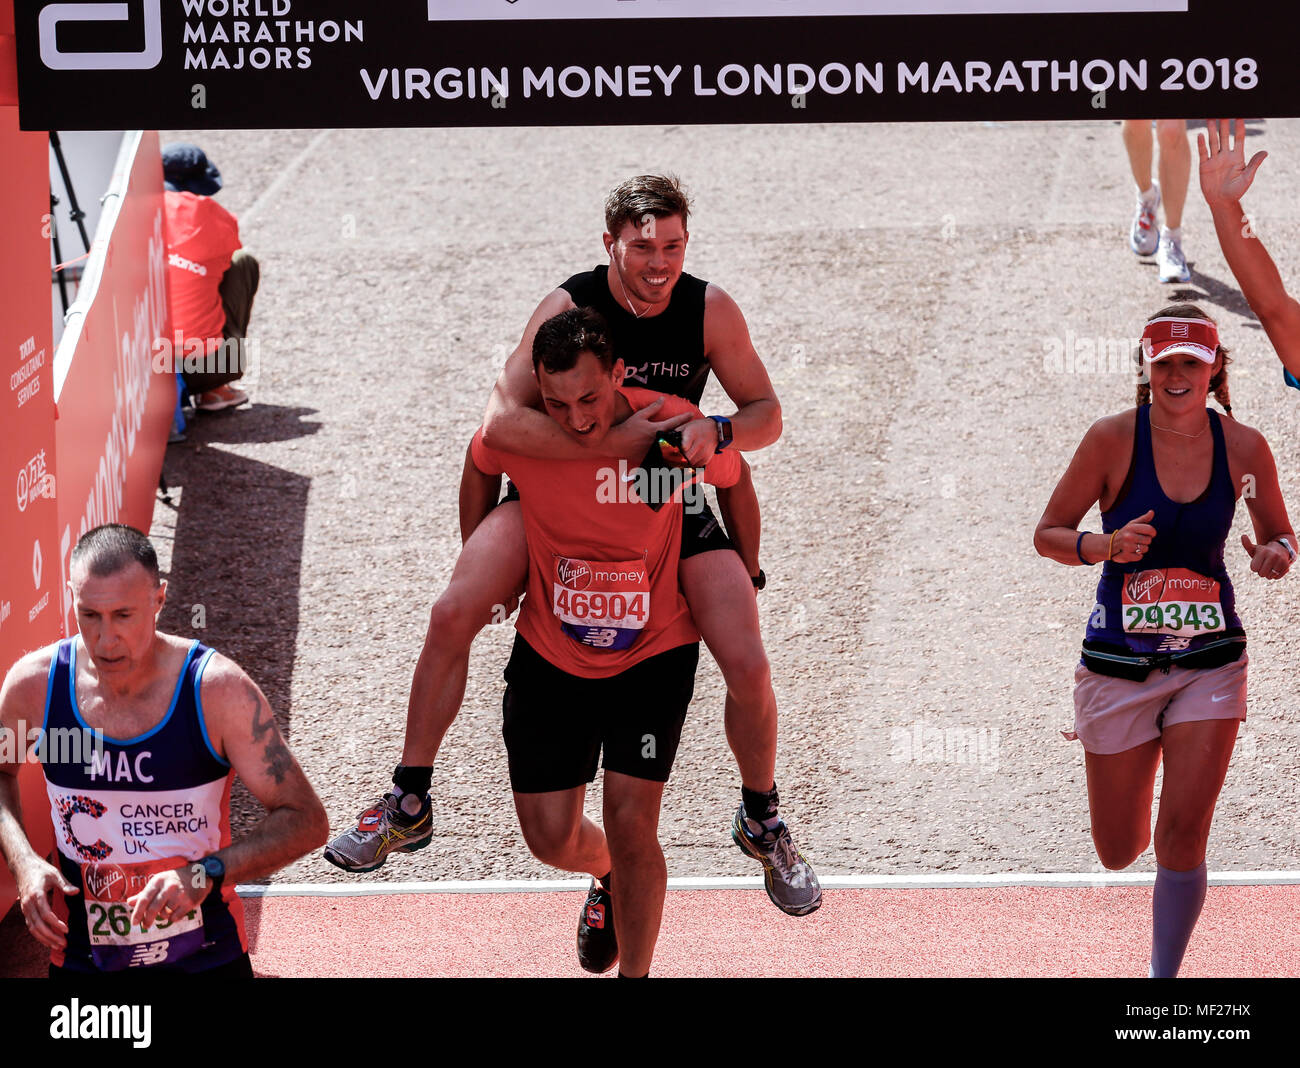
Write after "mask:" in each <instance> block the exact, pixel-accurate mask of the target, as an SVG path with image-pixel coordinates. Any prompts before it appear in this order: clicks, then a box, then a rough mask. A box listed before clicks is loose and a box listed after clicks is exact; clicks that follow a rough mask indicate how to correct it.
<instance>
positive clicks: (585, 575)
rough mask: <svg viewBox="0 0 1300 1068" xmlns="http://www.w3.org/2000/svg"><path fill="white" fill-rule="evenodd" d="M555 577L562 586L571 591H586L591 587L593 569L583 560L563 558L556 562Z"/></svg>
mask: <svg viewBox="0 0 1300 1068" xmlns="http://www.w3.org/2000/svg"><path fill="white" fill-rule="evenodd" d="M555 577H556V578H557V579H559V580H560V585H561V586H567V587H568V588H569V589H571V590H585V589H586V588H587V587H588V586H590V585H591V568H589V567H588V566H587V565H586V564H585V563H584V562H583V561H582V560H570V559H569V558H568V557H565V556H562V557H560V558H559V559H558V560H557V561H556V562H555Z"/></svg>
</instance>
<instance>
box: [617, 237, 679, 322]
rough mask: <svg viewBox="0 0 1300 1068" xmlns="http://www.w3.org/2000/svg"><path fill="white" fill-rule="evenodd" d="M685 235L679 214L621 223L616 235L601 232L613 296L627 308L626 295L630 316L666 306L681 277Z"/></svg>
mask: <svg viewBox="0 0 1300 1068" xmlns="http://www.w3.org/2000/svg"><path fill="white" fill-rule="evenodd" d="M689 238H690V235H689V234H688V233H687V232H686V227H685V225H684V224H683V222H682V217H681V216H680V215H668V216H665V217H663V218H656V217H655V216H653V215H652V216H648V217H647V218H645V219H644V220H642V221H641V222H640V223H638V222H636V221H631V222H626V223H624V224H623V227H622V229H621V230H619V232H618V233H617V235H612V234H608V233H607V234H605V237H604V240H605V248H606V249H607V250H608V252H609V254H610V263H611V266H612V267H613V269H614V277H612V278H610V280H609V286H610V292H612V293H613V294H614V299H615V300H617V301H618V302H619V304H620V305H622V306H623V307H627V305H628V298H630V299H631V301H632V313H633V314H634V315H636V314H641V315H644V314H646V312H647V311H648V310H649V311H651V313H653V309H655V308H656V307H658V308H661V309H662V308H663V307H666V306H667V304H668V301H669V299H670V298H671V297H672V293H673V286H675V285H676V284H677V280H678V279H679V278H681V276H682V263H683V262H684V261H685V259H686V242H687V241H688V240H689Z"/></svg>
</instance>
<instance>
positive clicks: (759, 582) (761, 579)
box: [749, 567, 767, 590]
mask: <svg viewBox="0 0 1300 1068" xmlns="http://www.w3.org/2000/svg"><path fill="white" fill-rule="evenodd" d="M749 581H750V582H752V583H753V584H754V589H756V590H761V589H762V588H763V587H764V586H766V585H767V575H766V574H764V572H763V569H762V568H761V567H760V568H759V569H758V574H757V575H750V576H749Z"/></svg>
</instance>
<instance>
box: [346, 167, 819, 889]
mask: <svg viewBox="0 0 1300 1068" xmlns="http://www.w3.org/2000/svg"><path fill="white" fill-rule="evenodd" d="M689 214H690V205H689V202H688V200H687V198H686V196H685V194H684V193H683V192H682V190H681V187H680V186H679V185H678V183H677V181H676V180H675V179H673V178H665V177H661V176H657V175H642V176H639V177H636V178H630V179H628V180H627V181H625V182H623V183H622V184H621V185H620V186H619V187H618V188H617V189H615V190H614V191H613V192H612V193H610V195H609V197H608V198H607V200H606V204H605V225H606V231H607V232H606V233H605V234H604V238H603V240H604V245H605V250H606V252H607V254H608V256H609V264H608V265H607V266H606V265H602V266H599V267H597V268H595V269H594V270H592V271H589V272H586V273H584V274H578V275H574V276H573V277H571V278H569V279H568V280H567V281H565V282H564V283H563V285H561V286H560V287H559V288H557V289H556V290H554V291H553V292H552V293H551V294H550V295H549V296H547V297H546V298H545V299H544V300H543V301H542V302H541V304H539V305H538V307H537V309H536V310H535V311H534V312H533V315H532V317H531V318H530V319H529V321H528V326H527V327H526V328H525V330H524V335H523V338H522V339H521V340H520V343H519V346H518V348H516V349H515V351H514V352H513V353H512V354H511V356H510V358H509V359H508V360H507V361H506V364H505V367H504V368H503V369H502V371H501V374H500V376H499V378H498V379H497V383H496V386H495V387H494V389H493V392H492V397H491V399H490V401H489V402H488V408H487V414H486V417H485V419H484V423H483V441H484V443H485V444H486V445H487V446H488V447H489V448H495V449H499V450H501V451H504V452H513V453H517V454H520V455H526V456H537V457H544V458H554V459H557V460H562V459H578V458H582V457H583V456H584V455H585V454H586V450H585V448H584V446H583V445H582V444H581V443H579V442H577V441H575V440H573V439H572V438H570V437H569V436H568V435H567V434H565V433H564V431H563V430H561V429H560V427H559V426H558V425H557V424H556V422H555V420H554V419H552V418H550V417H549V416H547V415H546V414H545V413H543V412H542V411H541V410H539V409H540V407H541V396H540V393H539V392H538V388H537V381H536V378H535V377H534V374H533V361H532V346H533V338H534V336H535V335H536V333H537V330H538V328H539V327H540V326H541V324H542V323H544V322H545V321H546V320H548V319H550V318H552V317H553V316H556V315H558V314H560V313H561V312H563V311H567V310H568V309H570V308H574V307H584V306H590V307H593V308H596V309H597V310H598V311H600V312H601V314H602V315H603V316H604V317H605V318H606V320H607V321H608V322H609V324H610V328H611V331H612V334H613V340H614V346H613V347H614V354H615V356H616V357H618V358H620V359H622V360H623V361H624V364H625V366H626V367H627V376H626V378H625V381H626V382H627V384H628V385H631V386H639V387H643V388H648V389H654V390H658V391H660V392H664V393H674V394H677V395H679V396H682V397H685V398H686V399H688V400H690V401H692V402H693V403H698V401H699V400H700V398H701V395H702V394H703V391H704V386H705V383H706V381H707V378H708V374H709V372H710V370H711V371H712V372H713V373H714V374H716V375H717V376H718V381H719V383H720V384H721V385H722V387H723V389H724V390H726V392H727V395H728V396H729V397H730V398H731V400H732V402H733V403H734V404H735V405H736V411H735V412H734V413H732V414H731V415H730V416H723V415H718V416H703V417H700V418H691V417H689V416H681V417H679V418H677V419H671V420H663V421H656V419H657V416H658V412H659V408H660V404H661V402H657V403H656V404H652V405H650V406H648V407H646V408H643V409H641V410H640V411H638V412H637V413H635V414H634V415H633V416H632V418H630V419H628V420H627V421H626V422H624V423H621V424H620V425H619V426H617V427H615V428H613V429H612V430H610V432H609V433H608V434H606V435H605V437H604V438H603V440H602V442H601V447H602V451H604V452H606V453H614V454H617V455H621V456H623V457H625V458H627V459H628V460H629V461H630V462H631V463H632V464H637V463H639V462H640V461H641V459H642V458H643V457H644V456H645V455H646V452H647V450H648V449H649V447H650V445H651V444H652V442H653V441H654V439H655V438H656V437H657V436H658V434H659V433H660V432H661V431H662V430H664V429H673V428H676V429H680V431H681V434H682V451H683V452H684V453H685V455H686V457H687V459H688V460H689V461H690V462H691V464H693V465H694V466H697V467H703V466H704V465H705V464H707V463H708V461H709V460H710V459H711V458H712V457H713V455H714V454H715V453H716V452H717V451H718V450H720V449H742V450H745V451H750V450H753V449H761V448H764V447H765V446H767V445H770V444H772V443H773V442H774V441H776V439H777V438H778V437H780V435H781V405H780V402H779V401H778V400H777V398H776V393H775V391H774V390H773V388H772V383H771V380H770V379H769V378H768V374H767V370H766V368H764V366H763V362H762V360H760V359H759V357H758V354H757V353H756V352H755V351H754V346H753V343H752V342H751V341H750V337H749V329H748V327H747V326H746V324H745V317H744V316H743V315H742V314H741V312H740V309H739V308H738V307H737V306H736V302H735V301H734V300H732V299H731V297H729V296H728V295H727V294H726V293H724V292H723V291H722V290H721V289H720V288H719V287H718V286H716V285H712V284H710V283H706V282H704V281H701V280H700V279H698V278H693V277H692V276H690V275H688V274H686V273H684V271H683V270H682V261H683V259H684V256H685V252H686V244H687V241H688V239H689V234H688V232H687V229H686V224H687V220H688V217H689ZM498 484H499V480H497V479H493V478H485V477H483V476H482V475H481V474H480V473H479V472H477V470H476V469H475V468H474V467H473V463H472V459H471V458H468V457H467V460H466V467H465V477H464V479H463V481H462V487H461V532H462V537H463V538H464V539H465V548H464V550H463V551H462V553H461V557H460V560H459V561H458V562H457V565H456V572H455V574H454V575H453V577H452V582H451V585H450V586H449V587H448V589H447V592H446V593H445V594H444V595H443V596H442V597H441V598H439V601H438V603H437V604H435V605H434V609H433V613H432V617H431V619H430V625H429V630H428V634H427V636H426V638H425V644H424V649H423V651H422V652H421V655H420V661H419V664H418V665H417V667H416V671H415V678H414V680H413V682H412V686H411V699H410V704H409V706H408V711H407V728H406V743H405V748H404V750H403V755H402V763H401V765H399V766H398V769H397V771H396V772H395V774H394V777H393V782H394V790H393V791H392V792H390V793H389V794H388V795H387V796H386V799H385V800H384V802H383V806H382V807H383V812H382V813H380V816H381V818H380V820H379V822H378V823H377V822H376V821H375V820H374V819H372V820H371V822H370V823H369V824H367V825H366V826H365V827H363V826H362V825H361V824H358V826H357V828H356V829H355V830H354V831H349V832H347V833H346V834H344V835H342V836H340V837H339V838H336V839H335V840H334V842H332V843H331V844H330V847H329V849H327V850H326V853H325V856H326V859H328V860H330V861H331V862H332V863H334V864H336V865H338V866H340V867H344V868H346V869H347V870H350V871H370V870H373V869H374V868H377V867H378V866H379V865H380V864H382V863H383V862H384V859H385V857H386V856H387V855H388V853H390V852H394V851H396V850H398V849H401V850H412V849H418V848H420V847H421V846H423V845H424V844H425V843H426V842H427V840H428V838H429V836H430V835H431V834H432V827H433V825H434V823H435V822H436V820H434V819H433V818H431V801H430V799H429V798H428V796H427V794H426V791H427V790H428V789H429V784H430V782H431V778H432V764H433V760H434V757H435V756H436V754H437V750H438V745H439V743H440V742H441V740H442V737H443V734H444V733H445V732H446V730H447V728H448V727H449V726H450V724H451V722H452V720H453V719H454V718H455V715H456V712H457V711H458V709H459V703H460V696H461V694H462V693H463V692H464V687H465V679H466V675H467V672H468V660H469V647H470V645H471V644H472V642H473V639H474V637H475V635H477V633H478V631H479V630H480V629H481V628H482V627H483V626H484V625H486V624H487V623H488V622H502V621H504V619H505V618H506V617H507V616H508V615H509V613H510V611H511V610H513V607H512V604H513V600H514V598H515V597H517V596H518V591H519V590H521V589H522V587H523V584H524V578H525V576H526V573H527V571H526V569H527V554H526V549H525V542H524V533H523V523H522V520H521V519H520V516H519V508H518V506H517V504H513V503H509V502H503V505H502V507H498V508H495V509H493V510H491V512H490V513H489V514H487V515H486V518H485V517H484V511H485V510H486V508H488V507H490V504H489V505H485V502H486V501H489V500H490V501H493V502H494V501H495V500H496V494H497V492H498ZM718 503H719V506H720V508H721V510H722V514H723V519H724V520H725V521H726V524H727V532H729V533H730V539H729V538H728V537H727V533H725V532H723V530H722V529H721V526H720V524H719V523H718V520H717V519H716V518H715V517H714V516H713V515H712V513H711V512H710V511H708V510H707V509H706V510H705V511H704V513H703V514H701V515H697V516H688V517H687V519H686V520H685V521H684V522H683V526H682V549H681V559H682V563H681V566H680V569H679V573H678V576H679V582H680V584H681V588H682V592H683V594H684V595H685V597H686V600H687V603H688V604H689V606H690V609H691V614H692V616H693V617H694V619H695V623H696V625H697V627H698V628H699V630H700V633H701V634H702V636H703V638H704V641H705V643H706V644H707V645H708V647H709V650H710V651H711V652H712V653H713V656H714V659H715V660H717V662H718V666H719V667H720V668H721V670H722V674H723V677H724V679H725V680H726V683H727V704H726V732H727V739H728V741H729V743H730V745H731V749H732V752H733V754H734V755H735V758H736V763H737V765H738V766H739V769H740V774H741V786H742V789H741V804H740V807H739V808H738V810H737V811H736V813H735V816H734V818H733V820H732V828H731V829H732V838H733V840H734V841H735V843H736V845H737V846H738V847H739V848H740V849H741V850H742V851H743V852H745V853H746V854H747V855H749V856H751V857H753V858H754V859H756V860H758V861H759V862H760V863H761V864H762V865H763V868H764V872H765V881H766V885H767V891H768V896H769V897H770V898H771V899H772V901H773V903H774V904H775V905H776V906H777V907H778V908H780V909H781V910H782V911H784V912H786V913H788V914H791V915H804V914H806V913H809V912H812V911H813V910H814V909H816V908H817V907H818V906H819V905H820V904H821V887H820V885H819V884H818V882H817V877H816V875H815V873H814V872H813V870H812V867H811V866H810V865H809V864H808V862H807V861H806V860H805V859H804V858H803V856H802V855H801V854H800V853H799V851H798V850H797V849H796V848H795V847H794V844H793V842H792V840H791V837H790V833H789V831H788V829H787V828H786V826H785V823H784V821H783V820H782V819H781V817H780V814H779V811H778V796H777V789H776V782H775V767H776V738H777V711H776V696H775V694H774V692H773V690H772V683H771V670H770V667H769V665H768V660H767V654H766V652H765V651H764V649H763V642H762V637H761V635H760V634H759V625H758V608H757V604H756V601H755V590H757V589H762V587H763V584H764V583H765V581H766V578H765V576H764V574H763V572H762V571H761V570H760V568H759V564H758V551H759V533H760V523H759V509H758V501H757V498H756V496H755V494H754V488H753V483H752V481H751V479H750V475H749V466H748V464H745V463H743V462H742V475H741V480H740V482H739V483H737V485H736V486H734V487H732V488H731V489H729V490H720V491H719V492H718ZM471 534H472V535H473V536H472V537H471V536H470V535H471ZM376 811H378V810H376Z"/></svg>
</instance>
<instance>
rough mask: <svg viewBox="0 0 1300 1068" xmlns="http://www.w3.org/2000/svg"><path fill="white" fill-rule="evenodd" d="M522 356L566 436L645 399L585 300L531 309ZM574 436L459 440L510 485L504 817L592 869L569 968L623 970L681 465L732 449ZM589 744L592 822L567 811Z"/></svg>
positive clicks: (682, 494) (676, 670) (639, 866)
mask: <svg viewBox="0 0 1300 1068" xmlns="http://www.w3.org/2000/svg"><path fill="white" fill-rule="evenodd" d="M533 367H534V370H535V372H536V374H537V381H538V386H539V388H540V390H541V394H542V400H543V403H544V405H545V408H546V411H547V413H548V414H549V415H550V416H551V417H552V418H553V419H554V420H555V421H556V422H557V423H559V424H560V426H561V427H563V429H564V430H565V432H566V433H568V434H570V435H572V436H573V437H575V438H585V439H588V440H592V441H594V442H599V441H600V439H602V438H603V437H604V436H605V434H606V433H607V432H608V431H609V429H610V427H612V426H614V425H616V424H618V423H621V422H623V420H625V419H627V418H628V417H629V416H630V415H632V413H633V412H634V411H637V410H638V409H641V408H644V407H646V406H648V405H650V404H651V403H653V402H654V401H656V400H658V399H659V398H660V396H662V395H661V394H658V393H653V392H651V391H649V390H643V389H631V388H623V387H622V385H621V383H622V382H623V372H624V367H623V361H622V360H616V359H615V358H614V353H613V348H612V346H611V344H610V341H609V334H608V327H607V325H606V323H605V321H604V319H603V318H602V317H601V316H600V314H599V313H597V312H594V311H592V310H591V309H590V308H572V309H570V310H568V311H565V312H562V313H561V314H559V315H557V316H555V317H554V318H551V319H548V320H547V321H546V322H545V323H543V324H542V326H541V327H540V328H539V330H538V331H537V337H536V339H535V340H534V343H533ZM691 415H694V416H697V417H698V415H699V412H698V410H697V409H696V408H695V406H694V405H693V404H691V403H690V402H689V401H686V400H683V399H682V398H680V397H665V398H664V401H663V408H662V409H661V410H660V412H659V417H660V418H663V419H671V418H672V417H674V416H685V417H689V416H691ZM592 451H593V453H594V455H593V457H592V458H591V459H582V460H561V461H557V460H543V459H536V458H533V457H528V456H518V455H515V454H512V453H504V452H497V451H495V450H493V449H489V448H488V447H487V446H485V445H484V444H483V440H482V431H481V430H480V431H479V432H478V433H477V434H475V436H474V440H473V442H472V444H471V446H470V455H471V458H472V462H473V465H474V466H475V467H476V468H478V470H479V471H481V472H482V473H483V474H484V475H489V476H498V475H500V474H503V473H504V474H507V475H509V476H510V479H511V481H512V482H514V483H515V485H516V486H517V487H518V489H519V493H520V500H521V502H522V507H523V520H524V531H525V537H526V540H527V543H528V557H529V565H528V582H527V585H526V587H525V593H526V596H525V598H524V603H523V608H522V609H521V610H520V614H519V620H518V622H517V623H516V630H517V633H516V635H515V644H514V649H513V651H512V653H511V656H510V662H509V663H508V664H507V665H506V671H505V676H506V683H507V685H506V692H505V698H504V701H503V707H504V712H505V716H504V723H503V726H502V732H503V734H504V736H505V742H506V751H507V755H508V757H509V764H510V784H511V788H512V789H513V791H514V797H515V809H516V811H517V812H518V814H519V826H520V829H521V830H522V831H523V834H524V840H525V841H526V842H527V843H528V847H529V849H531V850H532V852H533V854H534V856H536V857H537V858H538V859H539V860H542V861H544V862H546V863H547V864H551V865H553V866H555V867H557V868H563V869H565V870H566V871H585V872H588V873H589V874H591V876H592V877H593V881H592V887H591V891H590V893H589V894H588V898H587V902H586V904H585V905H584V908H583V914H582V917H581V919H580V922H579V927H578V956H579V960H580V962H581V964H582V966H583V967H584V968H586V969H587V970H589V971H605V970H606V969H608V968H610V967H612V966H613V964H614V962H615V961H618V963H619V975H620V976H622V977H627V978H641V977H643V976H645V975H646V974H648V972H649V970H650V962H651V958H652V957H653V954H654V946H655V941H656V939H657V937H658V934H659V924H660V921H661V918H662V915H663V902H664V894H665V891H666V889H667V881H668V880H667V869H666V867H665V864H664V855H663V850H662V849H661V847H660V845H659V838H658V826H659V807H660V802H661V799H662V797H663V788H664V783H665V782H667V780H668V775H669V772H670V771H671V769H672V765H673V760H674V758H675V756H676V754H677V746H678V742H679V740H680V738H681V732H682V724H683V723H684V722H685V719H686V709H687V706H688V705H689V704H690V700H691V695H692V692H693V690H694V686H695V667H696V662H697V660H698V658H699V640H700V635H699V631H697V630H696V629H695V624H694V622H693V621H692V619H691V615H690V610H689V609H688V607H687V605H686V599H685V598H684V597H683V596H682V593H681V590H680V588H679V587H678V584H677V563H678V556H679V554H680V551H681V524H682V513H683V509H684V508H685V507H692V506H693V507H696V508H698V507H700V505H701V503H702V501H703V492H702V489H701V487H700V486H699V484H698V483H697V482H696V481H695V478H696V476H697V475H699V476H702V477H703V478H704V480H705V481H708V482H711V483H713V484H714V485H718V486H730V485H734V484H735V483H736V481H737V480H738V479H739V477H740V456H739V454H737V453H735V452H722V453H718V454H716V455H715V456H714V458H713V459H712V460H711V461H710V462H709V465H708V468H707V470H701V471H698V472H697V471H694V470H691V469H684V468H679V467H672V466H669V465H668V464H667V463H664V462H662V459H661V457H660V453H659V450H658V447H657V446H656V447H653V448H652V449H651V453H650V455H649V456H647V458H646V460H645V461H643V463H642V466H640V467H637V468H632V469H630V470H629V468H628V466H627V462H626V461H623V460H615V459H612V458H609V457H601V456H600V455H599V446H598V445H597V444H593V445H592ZM494 489H495V487H494ZM494 497H495V493H493V496H492V497H490V498H488V499H489V500H492V499H494ZM484 511H486V509H485V510H484ZM480 518H481V517H480ZM602 748H603V750H604V760H603V764H604V768H605V779H604V823H605V829H603V830H602V828H601V827H599V826H598V825H597V824H595V823H594V822H592V821H591V820H589V819H587V818H585V817H584V816H583V811H582V809H583V800H584V797H585V794H586V784H587V783H589V782H592V781H594V780H595V777H596V768H597V761H598V758H599V757H600V754H601V750H602ZM611 873H616V875H617V878H616V879H614V880H613V881H612V882H611V879H610V874H611ZM611 921H612V922H611Z"/></svg>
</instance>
